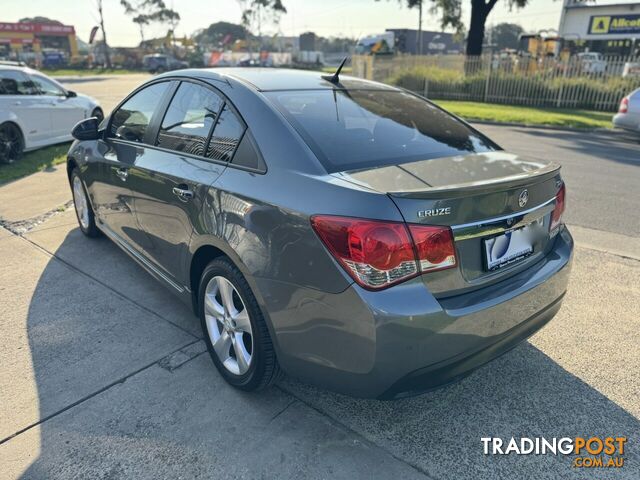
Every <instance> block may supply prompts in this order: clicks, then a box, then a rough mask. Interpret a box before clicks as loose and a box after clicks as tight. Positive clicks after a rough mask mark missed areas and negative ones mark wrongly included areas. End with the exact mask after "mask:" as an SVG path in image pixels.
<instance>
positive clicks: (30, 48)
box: [0, 22, 78, 62]
mask: <svg viewBox="0 0 640 480" xmlns="http://www.w3.org/2000/svg"><path fill="white" fill-rule="evenodd" d="M47 51H54V52H56V53H63V54H64V55H66V56H67V58H68V59H70V58H73V57H76V56H77V55H78V43H77V41H76V32H75V28H74V27H73V26H71V25H62V24H61V23H1V22H0V58H6V59H12V60H24V61H27V62H31V61H34V60H36V59H38V60H39V59H41V57H42V54H43V53H44V52H47Z"/></svg>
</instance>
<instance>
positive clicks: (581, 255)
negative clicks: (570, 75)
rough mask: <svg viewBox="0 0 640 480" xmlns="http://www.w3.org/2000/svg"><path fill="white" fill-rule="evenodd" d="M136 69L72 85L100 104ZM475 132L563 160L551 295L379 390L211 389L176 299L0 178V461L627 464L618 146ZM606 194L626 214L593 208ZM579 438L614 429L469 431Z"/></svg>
mask: <svg viewBox="0 0 640 480" xmlns="http://www.w3.org/2000/svg"><path fill="white" fill-rule="evenodd" d="M140 80H141V79H139V78H123V79H117V80H101V81H98V82H95V81H83V82H80V83H75V84H74V88H75V89H76V90H78V91H86V92H88V93H92V94H93V95H95V96H98V97H99V96H100V95H102V96H103V98H105V99H107V100H108V99H112V100H109V101H112V102H115V100H113V99H114V98H115V97H116V96H118V95H120V96H122V95H123V94H124V93H126V90H130V89H131V88H133V86H134V84H136V83H137V82H139V81H140ZM480 128H481V129H482V130H484V131H485V132H487V133H489V134H490V135H491V136H492V137H493V138H495V139H496V140H497V141H498V142H499V143H501V144H502V145H503V146H505V147H507V148H509V149H511V150H513V151H516V152H518V153H522V154H533V155H536V156H549V157H551V156H553V157H555V158H556V159H557V160H558V161H559V162H560V163H561V164H562V165H563V168H564V172H565V179H566V181H567V184H568V186H569V196H568V200H569V203H568V211H567V213H566V215H567V216H566V218H567V220H568V222H569V223H570V227H571V229H572V231H573V232H574V234H575V238H576V242H577V246H576V250H575V260H574V267H573V273H572V279H571V283H570V287H569V291H568V293H567V296H566V297H565V301H564V304H563V307H562V309H561V311H560V313H559V314H558V315H557V316H556V318H555V319H554V320H553V321H552V322H551V323H550V324H549V325H548V326H547V327H545V328H544V329H543V330H541V331H540V332H539V333H537V334H536V335H534V336H533V337H532V338H531V339H530V340H529V341H527V342H525V343H524V344H523V345H521V346H519V347H518V348H516V349H514V350H513V351H512V352H510V353H508V354H507V355H505V356H503V357H501V358H499V359H498V360H496V361H494V362H492V363H491V364H489V365H487V366H485V367H483V368H482V369H480V370H479V371H477V372H475V373H474V374H473V375H471V376H470V377H468V378H466V379H464V380H463V381H461V382H459V383H457V384H454V385H451V386H448V387H446V388H443V389H440V390H437V391H434V392H431V393H428V394H425V395H422V396H419V397H415V398H412V399H407V400H401V401H394V402H380V401H374V400H357V399H353V398H349V397H345V396H342V395H337V394H334V393H331V392H327V391H325V390H322V389H319V388H316V387H313V386H311V385H307V384H304V383H302V382H300V381H298V380H296V379H293V378H285V379H284V380H283V381H282V382H280V383H279V384H278V385H277V386H276V387H275V388H273V389H271V390H269V391H267V392H263V393H261V394H257V395H247V394H242V393H240V392H238V391H236V390H234V389H232V388H230V387H228V386H227V385H226V384H225V383H224V382H223V381H222V380H221V379H220V377H219V375H218V374H217V372H216V371H215V369H214V367H213V365H212V364H211V361H210V359H209V358H208V357H207V354H206V353H204V347H203V343H202V341H201V340H200V329H199V328H200V327H199V322H198V321H197V319H196V318H195V317H194V316H193V315H192V314H191V313H190V312H189V310H188V309H186V308H185V307H184V306H183V305H182V304H180V303H179V302H178V301H177V300H175V299H174V298H173V297H172V296H171V295H169V294H168V292H167V290H166V289H164V288H163V287H162V286H160V285H159V284H158V283H157V282H156V281H154V280H153V279H151V277H149V276H148V275H147V274H146V273H145V272H143V271H142V270H141V269H140V268H139V267H138V266H137V265H135V264H134V263H133V262H132V261H131V260H130V259H129V258H128V257H126V256H125V255H124V254H123V253H122V252H121V251H120V250H118V248H117V247H115V246H114V245H113V244H112V243H111V242H109V241H108V240H106V239H98V240H89V239H86V238H85V237H83V236H82V235H81V233H80V232H79V230H78V228H77V225H76V220H75V218H74V215H73V212H72V211H71V210H66V211H63V212H60V211H58V210H60V209H59V208H58V207H59V206H60V204H61V203H65V202H66V201H67V200H68V199H70V196H69V195H68V186H67V185H66V184H65V172H64V171H63V170H62V169H53V170H51V171H45V172H41V173H38V174H36V175H33V176H31V177H28V178H27V179H24V180H21V181H18V182H15V183H12V184H9V185H6V186H3V187H0V217H3V218H5V219H6V218H9V215H8V214H7V213H6V212H8V213H12V214H13V215H12V216H11V218H12V219H13V220H12V221H11V222H9V221H6V220H5V225H6V226H7V227H9V228H10V229H11V230H12V231H9V230H5V229H2V228H1V227H0V258H1V259H2V262H0V300H1V302H0V304H1V310H0V312H1V315H0V331H1V332H2V335H0V471H2V472H3V473H2V475H0V476H2V477H3V478H18V477H20V476H22V478H69V477H76V478H197V477H200V478H218V477H220V478H349V479H353V478H396V477H397V478H432V479H433V478H438V479H440V478H443V479H444V478H470V479H480V478H483V479H484V478H487V479H494V478H535V479H544V478H554V479H555V478H615V479H621V478H624V479H627V478H629V479H632V478H640V451H639V447H638V445H639V442H640V436H639V435H640V420H639V418H640V395H639V394H640V389H639V386H640V349H639V348H638V345H640V328H639V327H640V321H639V319H638V316H639V313H640V282H639V281H638V278H640V234H639V233H638V225H639V223H640V222H638V214H639V213H638V212H639V210H640V208H638V207H640V205H639V204H638V203H639V196H640V193H639V189H638V188H637V184H638V180H640V165H638V164H637V163H634V158H635V157H634V151H635V150H634V149H636V150H637V146H635V145H634V144H633V143H629V141H627V140H625V139H622V138H619V137H617V136H609V135H608V134H604V135H605V136H604V137H603V138H602V139H601V140H597V139H598V138H600V137H599V136H600V134H593V133H588V134H585V133H579V134H577V133H573V132H558V131H546V130H537V129H519V128H506V127H493V126H480ZM45 185H47V186H48V188H47V189H46V191H42V190H43V186H45ZM38 191H42V193H41V194H38V193H37V192H38ZM34 192H35V193H34ZM65 192H67V194H66V196H65ZM27 203H28V204H29V208H28V209H26V208H25V207H24V205H25V204H27ZM616 208H617V209H620V210H627V209H628V211H620V212H619V213H616V212H613V213H612V212H607V210H610V209H616ZM21 212H23V213H21ZM36 212H40V213H38V214H37V215H36ZM47 212H48V213H47ZM34 215H35V219H34V218H31V217H32V216H34ZM21 217H22V218H21ZM27 217H29V218H27ZM594 435H600V436H624V437H627V438H628V439H629V440H628V443H627V449H626V451H625V455H624V459H625V466H624V467H623V468H620V469H575V468H573V467H572V460H573V456H572V455H570V456H563V455H559V456H553V455H538V456H535V455H530V456H516V455H509V456H500V457H495V456H489V455H484V454H483V453H482V443H481V440H480V439H481V438H482V437H489V436H495V437H501V438H504V439H507V440H508V439H509V438H511V437H512V436H513V437H521V436H524V437H545V438H547V439H549V438H553V437H573V436H586V437H590V436H594Z"/></svg>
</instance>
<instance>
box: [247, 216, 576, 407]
mask: <svg viewBox="0 0 640 480" xmlns="http://www.w3.org/2000/svg"><path fill="white" fill-rule="evenodd" d="M572 251H573V240H572V238H571V235H570V234H569V232H568V230H567V229H566V228H565V229H563V230H562V232H560V233H559V234H558V236H557V237H556V239H555V243H554V247H553V248H552V250H551V251H550V252H549V253H548V254H547V255H546V256H545V257H544V258H543V259H541V260H540V261H539V262H537V263H536V264H535V265H532V266H531V267H530V268H528V269H527V270H525V271H523V272H520V273H518V274H516V275H514V276H512V277H510V278H509V279H507V280H505V281H502V282H500V283H497V284H494V285H491V286H488V287H485V288H482V289H479V290H475V291H473V292H470V293H465V294H462V295H458V296H455V297H449V298H445V299H436V298H435V297H434V296H433V295H431V293H430V292H429V291H428V289H427V287H426V286H425V284H424V282H423V281H422V280H421V279H419V278H417V279H415V280H413V281H409V282H406V283H404V284H401V285H397V286H395V287H392V288H390V289H388V290H384V291H382V292H370V291H366V290H364V289H361V288H360V287H358V286H357V285H352V286H351V287H349V288H348V289H347V290H345V291H344V292H342V293H339V294H327V293H323V292H318V291H314V290H310V289H301V288H300V287H297V286H293V285H289V284H282V283H276V282H272V281H268V280H261V279H257V283H258V287H259V289H260V290H261V293H262V296H263V298H264V301H265V305H264V307H265V310H266V311H267V313H268V316H269V318H270V320H271V323H272V327H273V332H274V334H275V340H276V341H275V343H276V348H277V350H278V356H279V360H280V364H281V366H282V367H283V369H284V370H285V371H286V372H287V373H289V374H291V375H293V376H297V377H301V378H303V379H304V380H307V381H310V382H312V383H315V384H318V385H321V386H323V387H326V388H329V389H332V390H335V391H338V392H341V393H346V394H349V395H353V396H358V397H368V398H384V399H388V398H396V397H400V396H406V395H413V394H417V393H421V392H423V391H426V390H429V389H432V388H435V387H437V386H440V385H443V384H447V383H450V382H452V381H455V380H457V379H459V378H462V377H464V376H465V375H468V374H469V373H470V372H472V371H473V370H475V369H476V368H478V367H480V366H482V365H484V364H485V363H487V362H488V361H490V360H492V359H494V358H496V357H498V356H500V355H502V354H503V353H505V352H507V351H508V350H510V349H511V348H513V347H515V346H516V345H517V344H518V343H520V342H522V341H523V340H525V339H526V338H528V337H529V336H530V335H532V334H533V333H535V332H536V331H538V330H539V329H540V328H542V327H543V326H544V325H545V324H546V323H547V322H548V321H549V320H551V319H552V318H553V316H554V315H555V314H556V313H557V311H558V310H559V308H560V305H561V303H562V299H563V297H564V294H565V292H566V289H567V284H568V281H569V273H570V269H571V259H572Z"/></svg>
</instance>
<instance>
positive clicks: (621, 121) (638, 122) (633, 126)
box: [613, 88, 640, 133]
mask: <svg viewBox="0 0 640 480" xmlns="http://www.w3.org/2000/svg"><path fill="white" fill-rule="evenodd" d="M613 126H614V127H616V128H622V129H623V130H628V131H629V132H633V133H640V88H639V89H637V90H634V91H633V92H631V93H630V94H629V95H627V96H626V97H624V98H623V99H622V101H621V102H620V108H619V110H618V114H617V115H616V116H614V117H613Z"/></svg>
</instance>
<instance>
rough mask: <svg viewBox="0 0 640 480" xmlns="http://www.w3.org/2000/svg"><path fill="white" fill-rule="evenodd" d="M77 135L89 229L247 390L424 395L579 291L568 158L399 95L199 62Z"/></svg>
mask: <svg viewBox="0 0 640 480" xmlns="http://www.w3.org/2000/svg"><path fill="white" fill-rule="evenodd" d="M74 135H75V137H76V138H77V139H78V141H77V142H76V143H74V144H73V145H72V147H71V149H70V150H69V155H68V160H67V172H68V175H69V182H70V184H71V187H72V192H73V198H74V203H75V208H76V213H77V217H78V222H79V225H80V228H81V230H82V232H83V233H84V234H85V235H87V236H89V237H94V236H97V235H100V234H101V233H104V234H105V235H106V236H107V237H109V238H110V239H111V240H112V241H114V242H115V243H116V244H117V245H118V246H119V247H120V248H122V249H123V250H124V251H125V252H127V253H128V254H129V255H130V256H131V257H132V258H133V259H135V260H136V261H137V262H138V263H140V265H142V266H143V267H144V268H145V269H147V271H148V272H149V273H151V274H152V275H153V276H154V277H155V278H157V279H158V280H159V281H160V282H162V283H163V284H164V285H165V286H167V288H168V289H169V290H171V291H172V292H174V293H175V294H176V295H177V296H178V297H179V298H181V299H182V300H183V301H184V302H186V303H187V304H189V305H191V306H192V307H193V308H194V310H195V312H196V314H197V315H199V317H200V321H201V326H202V330H203V335H204V338H205V341H206V343H207V347H208V349H209V353H210V355H211V358H212V360H213V362H214V364H215V366H216V367H217V369H218V370H219V372H220V374H221V375H222V376H223V377H224V378H225V380H226V381H227V382H229V383H230V384H231V385H233V386H235V387H237V388H240V389H243V390H257V389H260V388H263V387H266V386H268V385H270V384H271V383H272V382H274V381H275V380H276V379H277V378H278V372H279V370H280V368H282V369H283V370H284V371H285V372H288V373H290V374H292V375H294V376H299V377H302V378H305V379H307V380H310V381H312V382H314V383H317V384H319V385H322V386H325V387H329V388H331V389H334V390H337V391H340V392H343V393H347V394H351V395H356V396H361V397H382V398H395V397H398V396H403V395H412V394H417V393H420V392H422V391H424V390H426V389H430V388H433V387H435V386H438V385H442V384H446V383H448V382H451V381H454V380H456V379H459V378H462V377H464V376H465V375H467V374H468V373H470V372H471V371H473V370H474V369H476V368H478V367H479V366H481V365H483V364H484V363H486V362H488V361H490V360H491V359H493V358H496V357H497V356H499V355H501V354H502V353H505V352H506V351H508V350H509V349H511V348H513V347H514V346H515V345H517V344H518V343H519V342H521V341H523V340H524V339H526V338H527V337H529V336H530V335H532V334H533V333H535V332H536V331H537V330H539V329H540V328H542V327H543V326H544V325H545V324H546V323H547V322H548V321H550V320H551V319H552V318H553V316H554V315H555V314H556V313H557V312H558V310H559V309H560V305H561V303H562V300H563V298H564V295H565V292H566V290H567V284H568V280H569V271H570V269H571V257H572V250H573V240H572V238H571V235H570V234H569V231H568V229H567V228H565V226H564V223H563V221H562V214H563V212H564V207H565V186H564V183H563V181H562V178H561V176H560V167H559V165H557V164H555V163H553V162H551V161H548V160H543V159H530V158H523V157H520V156H518V155H515V154H512V153H508V152H505V151H504V150H502V149H501V148H500V147H499V146H498V145H496V144H495V143H494V142H492V141H491V140H489V139H488V138H487V137H486V136H484V135H483V134H482V133H480V132H478V131H477V130H475V129H474V128H473V127H472V126H470V125H468V124H466V123H465V122H463V121H461V120H459V119H458V118H456V117H454V116H452V115H450V114H448V113H447V112H445V111H444V110H442V109H440V108H439V107H437V106H436V105H434V104H432V103H430V102H429V101H427V100H425V99H423V98H421V97H419V96H417V95H414V94H412V93H409V92H406V91H403V90H400V89H398V88H394V87H390V86H388V85H383V84H380V83H376V82H370V81H367V80H362V79H358V78H353V77H348V76H340V77H339V78H338V76H337V74H336V75H333V76H332V75H324V74H323V73H321V72H307V71H302V70H284V69H266V68H232V69H226V68H220V69H208V70H204V69H202V70H183V71H180V72H177V73H172V74H164V75H160V76H158V77H155V78H154V79H152V80H151V81H149V82H147V83H146V84H144V85H142V86H140V87H139V88H138V89H137V90H136V91H134V92H133V93H132V94H131V95H129V96H128V97H127V98H125V99H124V100H123V101H122V102H121V103H120V105H119V106H118V107H116V108H115V109H114V111H113V113H112V114H111V116H110V118H109V119H108V120H105V121H104V122H103V123H102V125H100V126H99V125H98V123H97V122H96V121H95V120H94V119H88V120H84V121H83V122H80V123H79V124H78V125H77V126H76V128H75V129H74ZM81 248H85V247H81ZM87 248H90V247H89V245H87ZM149 334H150V335H153V332H149ZM485 373H486V372H485Z"/></svg>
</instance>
